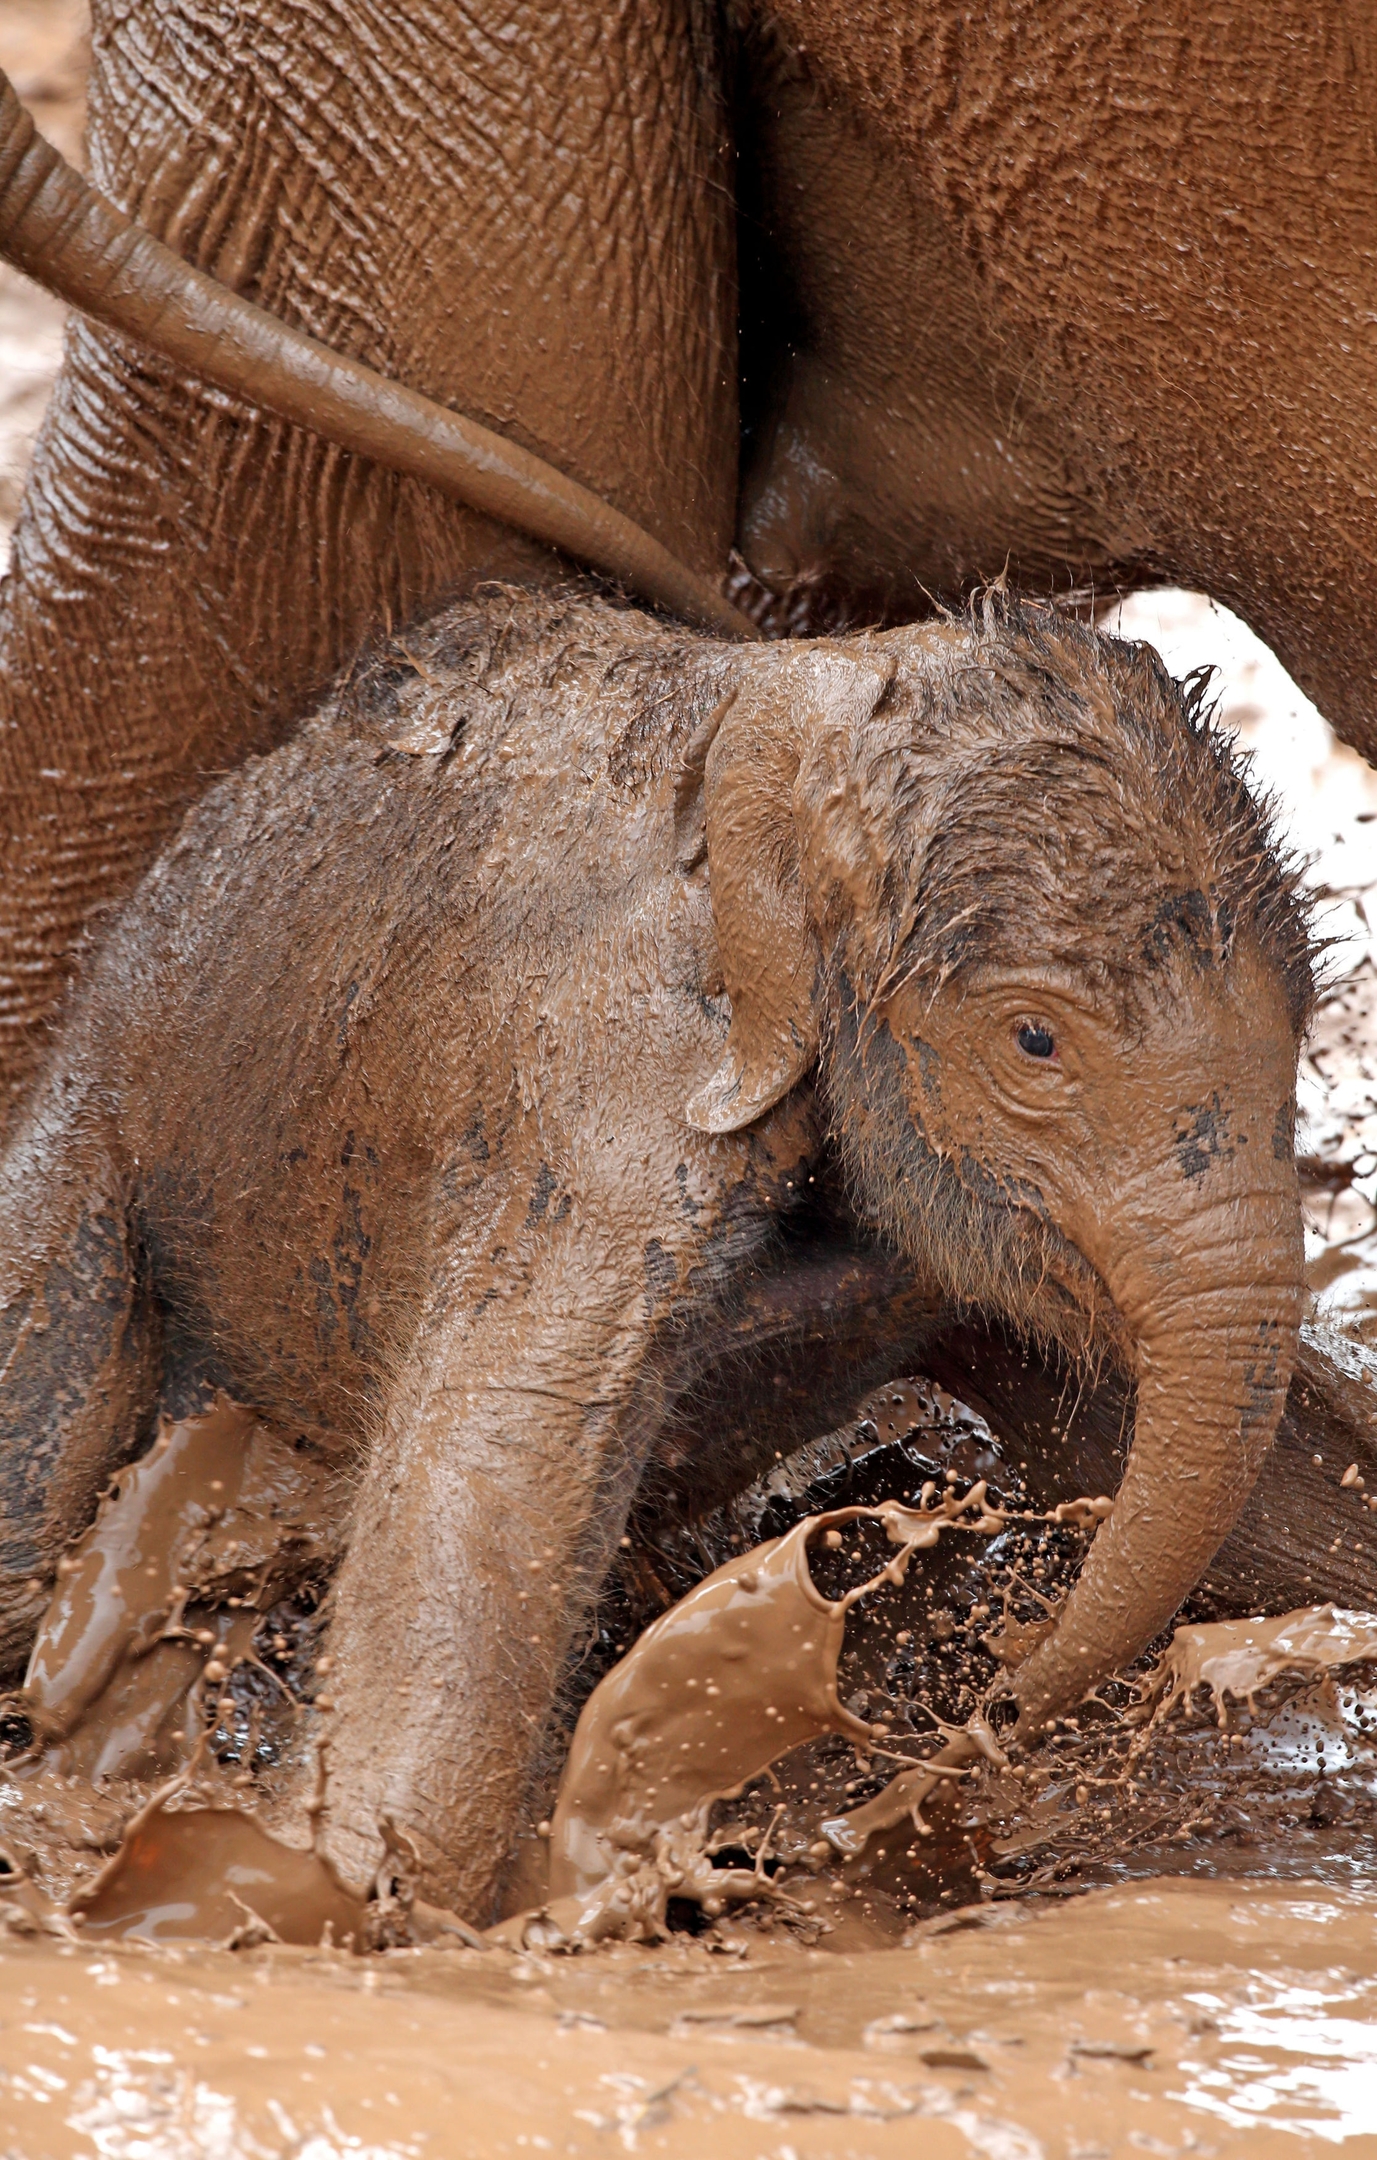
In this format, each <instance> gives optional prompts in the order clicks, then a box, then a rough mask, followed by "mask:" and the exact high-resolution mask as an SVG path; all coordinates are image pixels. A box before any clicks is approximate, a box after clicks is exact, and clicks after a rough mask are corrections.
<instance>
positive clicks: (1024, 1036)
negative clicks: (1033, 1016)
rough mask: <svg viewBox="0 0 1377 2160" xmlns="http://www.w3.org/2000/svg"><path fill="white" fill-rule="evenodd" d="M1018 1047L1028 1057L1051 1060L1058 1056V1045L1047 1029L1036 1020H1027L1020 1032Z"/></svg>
mask: <svg viewBox="0 0 1377 2160" xmlns="http://www.w3.org/2000/svg"><path fill="white" fill-rule="evenodd" d="M1018 1047H1019V1049H1020V1050H1022V1051H1023V1053H1024V1055H1025V1056H1027V1057H1035V1058H1049V1057H1053V1056H1055V1054H1056V1048H1057V1046H1056V1043H1055V1041H1054V1040H1053V1038H1052V1036H1051V1035H1050V1034H1049V1033H1048V1031H1047V1029H1046V1028H1045V1027H1039V1026H1038V1024H1037V1022H1036V1021H1035V1020H1025V1021H1024V1023H1023V1026H1022V1027H1021V1028H1020V1029H1019V1031H1018Z"/></svg>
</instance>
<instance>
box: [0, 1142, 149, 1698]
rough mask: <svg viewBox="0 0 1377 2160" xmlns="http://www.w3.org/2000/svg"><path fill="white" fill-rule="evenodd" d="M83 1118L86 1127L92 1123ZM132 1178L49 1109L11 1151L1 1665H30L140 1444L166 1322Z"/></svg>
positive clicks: (1, 1237) (2, 1223) (8, 1668)
mask: <svg viewBox="0 0 1377 2160" xmlns="http://www.w3.org/2000/svg"><path fill="white" fill-rule="evenodd" d="M83 1128H84V1129H83ZM141 1274H142V1270H141V1269H140V1267H139V1265H138V1261H137V1253H136V1242H135V1239H134V1236H133V1234H132V1231H131V1225H130V1219H129V1210H128V1205H127V1196H126V1192H125V1190H124V1180H123V1179H122V1178H121V1177H120V1176H119V1174H118V1172H117V1170H116V1167H115V1164H114V1161H113V1155H112V1152H111V1151H110V1150H108V1149H107V1148H106V1147H105V1145H104V1144H103V1142H102V1139H101V1138H100V1136H99V1135H98V1134H96V1133H94V1132H92V1130H91V1129H90V1126H89V1124H86V1122H85V1121H83V1120H80V1119H75V1120H73V1119H70V1118H60V1119H49V1118H45V1117H44V1116H43V1115H42V1113H41V1110H40V1111H38V1112H37V1113H36V1114H35V1116H34V1117H33V1118H32V1119H31V1120H30V1122H29V1123H28V1125H27V1127H26V1128H25V1129H24V1130H22V1131H21V1132H20V1133H19V1134H17V1135H16V1137H15V1140H14V1142H13V1144H12V1145H11V1147H10V1148H9V1149H8V1150H7V1151H6V1153H5V1155H4V1157H3V1160H0V1673H3V1674H5V1675H10V1674H13V1673H14V1672H15V1671H16V1670H17V1668H18V1667H19V1666H20V1665H21V1664H22V1662H23V1659H24V1656H25V1654H26V1653H27V1650H28V1646H29V1643H30V1642H31V1640H32V1638H33V1634H34V1631H35V1628H36V1626H37V1624H38V1621H39V1619H40V1617H41V1615H42V1613H43V1610H44V1608H45V1606H46V1605H47V1602H48V1599H49V1596H50V1594H51V1588H52V1582H53V1578H54V1576H55V1573H56V1569H57V1562H58V1559H59V1556H60V1554H61V1552H62V1548H63V1547H64V1545H65V1544H66V1543H67V1542H68V1541H69V1539H71V1538H72V1537H74V1536H76V1535H78V1534H79V1533H80V1532H81V1531H82V1530H84V1529H85V1528H86V1526H87V1524H88V1523H89V1522H90V1520H91V1518H92V1516H93V1514H94V1512H95V1508H96V1503H97V1499H98V1497H99V1494H100V1491H101V1489H102V1487H103V1485H104V1484H105V1483H106V1481H107V1479H108V1478H109V1476H110V1473H111V1472H112V1470H114V1469H116V1468H117V1467H118V1466H119V1465H120V1464H121V1463H122V1462H124V1461H126V1460H127V1459H128V1458H129V1456H130V1455H131V1454H132V1453H133V1452H134V1450H135V1448H136V1447H137V1444H138V1441H139V1439H140V1438H141V1436H142V1433H143V1430H144V1428H145V1427H146V1425H147V1423H148V1420H149V1418H150V1416H151V1412H152V1408H153V1402H154V1397H155V1393H156V1387H157V1364H156V1353H157V1339H156V1338H157V1330H156V1326H155V1323H154V1319H153V1311H152V1302H151V1299H150V1297H149V1295H148V1292H147V1287H146V1285H145V1284H144V1283H143V1281H142V1280H141Z"/></svg>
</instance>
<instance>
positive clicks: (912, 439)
mask: <svg viewBox="0 0 1377 2160" xmlns="http://www.w3.org/2000/svg"><path fill="white" fill-rule="evenodd" d="M742 12H743V14H744V15H745V17H746V20H747V23H748V34H747V50H748V56H749V57H748V60H747V63H746V66H745V69H744V85H745V88H744V104H745V108H746V109H745V113H744V116H743V119H742V122H741V145H742V156H743V162H744V164H745V166H746V167H747V169H748V175H749V177H748V179H747V181H746V183H745V191H746V195H747V199H748V201H749V203H750V206H751V210H752V218H751V220H750V223H749V225H748V226H747V227H746V228H745V235H744V236H743V250H744V248H746V247H749V248H750V249H751V251H752V253H751V255H750V256H748V255H747V254H746V253H745V252H744V251H743V260H742V293H743V329H744V331H745V334H746V339H747V343H746V348H745V368H744V376H743V381H744V395H745V405H746V409H747V412H748V414H750V415H751V416H752V418H753V421H754V425H753V427H752V433H751V440H750V444H749V449H748V456H747V461H746V468H745V476H744V490H743V500H742V511H741V532H740V545H741V546H742V549H743V552H744V554H745V556H746V559H747V561H748V562H749V563H750V564H751V565H752V567H753V568H754V569H755V570H756V571H757V573H759V574H762V575H765V576H766V577H767V578H768V579H769V580H770V582H772V583H774V584H775V585H777V586H778V587H780V588H782V589H785V590H787V589H788V587H789V585H790V584H791V582H792V581H793V580H795V579H797V580H800V581H801V582H802V584H803V587H804V595H803V597H804V600H805V609H804V612H805V617H806V593H807V588H808V587H809V586H810V585H814V584H816V585H820V586H821V587H822V588H823V591H824V593H825V594H827V595H829V596H830V597H831V598H832V599H833V600H837V599H839V600H840V601H841V603H842V604H843V605H844V606H847V607H850V608H852V609H853V610H854V609H856V608H857V607H858V606H865V607H868V608H869V609H870V610H873V609H875V608H876V607H877V606H880V607H885V608H889V609H898V610H902V611H903V612H904V613H906V614H907V613H913V612H916V611H917V608H918V606H919V604H920V603H919V591H918V589H919V587H921V586H926V587H927V588H928V589H930V590H933V591H938V592H941V591H949V590H950V588H951V586H952V584H953V582H954V581H958V580H962V579H966V578H969V577H971V576H972V575H973V574H975V575H978V574H982V573H983V574H984V575H986V576H990V575H994V574H995V573H997V571H998V570H999V568H1000V566H1001V565H1002V564H1003V562H1004V561H1005V558H1006V556H1008V555H1010V554H1011V555H1012V557H1013V569H1014V574H1015V575H1016V576H1018V577H1019V578H1020V579H1021V580H1022V581H1024V582H1026V583H1028V584H1030V585H1033V586H1042V585H1043V582H1044V580H1046V581H1051V582H1056V583H1064V582H1065V581H1066V580H1068V579H1069V580H1075V581H1085V580H1087V579H1093V581H1094V582H1095V584H1096V586H1097V587H1098V589H1099V590H1101V591H1103V590H1104V589H1105V587H1106V585H1107V584H1109V583H1112V582H1113V581H1114V579H1115V578H1116V577H1118V578H1122V579H1124V580H1125V581H1127V582H1128V583H1130V584H1144V583H1156V582H1163V583H1174V584H1180V585H1185V586H1188V587H1191V588H1194V589H1196V590H1202V591H1205V592H1208V593H1211V594H1213V595H1214V596H1215V597H1217V598H1218V599H1221V600H1224V601H1226V602H1227V603H1228V605H1229V606H1230V607H1232V608H1234V609H1236V610H1237V612H1238V613H1239V614H1241V615H1242V616H1243V617H1244V618H1245V619H1246V620H1247V622H1248V623H1249V624H1250V626H1251V627H1252V628H1253V629H1254V630H1256V631H1257V632H1258V633H1259V635H1260V636H1262V637H1263V638H1264V639H1265V640H1266V641H1267V643H1268V644H1269V645H1271V646H1272V647H1273V649H1274V650H1275V651H1276V652H1277V653H1278V655H1279V656H1280V658H1281V659H1282V661H1283V663H1284V665H1285V666H1286V667H1287V668H1288V669H1289V670H1290V671H1291V673H1292V674H1293V675H1294V676H1295V677H1296V679H1297V681H1298V682H1300V683H1301V685H1302V686H1303V687H1304V689H1305V690H1306V691H1307V693H1308V694H1309V695H1310V696H1311V697H1312V698H1313V699H1314V700H1315V702H1316V704H1317V705H1318V706H1319V707H1320V710H1321V711H1322V712H1323V713H1324V715H1325V717H1326V718H1327V719H1328V720H1330V721H1331V722H1332V724H1333V725H1334V726H1335V727H1336V728H1337V729H1338V731H1339V733H1340V734H1341V735H1342V736H1343V737H1344V739H1345V740H1346V741H1349V742H1351V743H1352V744H1353V745H1354V747H1355V748H1357V749H1359V750H1361V751H1362V752H1363V753H1364V754H1365V755H1367V756H1369V757H1370V756H1372V755H1373V754H1374V749H1377V738H1375V737H1374V734H1373V727H1372V695H1371V693H1372V684H1373V679H1374V674H1375V673H1377V657H1374V650H1373V643H1372V638H1371V634H1370V632H1369V630H1368V629H1367V627H1366V622H1365V619H1364V618H1365V611H1364V610H1363V608H1362V607H1361V606H1359V607H1356V608H1355V607H1354V606H1353V604H1352V596H1353V594H1354V593H1355V591H1361V590H1362V589H1363V586H1364V583H1365V580H1366V578H1367V576H1368V574H1369V572H1368V565H1370V564H1371V563H1372V561H1373V560H1374V556H1377V515H1375V514H1374V513H1375V511H1377V462H1375V461H1374V451H1373V441H1374V436H1373V430H1372V428H1371V426H1370V425H1369V424H1368V419H1367V416H1368V415H1369V414H1370V411H1371V341H1372V334H1373V333H1372V312H1373V309H1374V306H1377V270H1374V263H1373V257H1372V251H1371V246H1370V231H1369V221H1368V213H1367V205H1368V204H1369V203H1370V202H1371V200H1372V194H1373V189H1374V185H1377V154H1375V151H1374V140H1373V135H1372V128H1371V114H1372V108H1373V100H1374V94H1375V90H1377V38H1374V33H1373V28H1372V22H1371V18H1370V16H1369V15H1368V13H1367V11H1366V10H1364V9H1362V8H1358V7H1350V6H1346V7H1339V8H1336V9H1333V10H1331V11H1330V12H1328V13H1327V14H1325V15H1322V16H1320V15H1316V14H1315V12H1314V11H1313V10H1312V9H1309V8H1307V7H1305V6H1304V5H1302V4H1301V0H1281V4H1280V5H1278V6H1275V7H1269V8H1267V9H1266V10H1265V11H1263V12H1261V13H1260V12H1259V11H1258V10H1256V9H1254V8H1249V7H1247V6H1246V5H1242V4H1240V0H1225V4H1223V5H1221V6H1217V7H1213V8H1210V9H1208V10H1202V9H1199V8H1194V7H1191V6H1189V5H1187V4H1184V0H1169V4H1167V5H1166V6H1158V7H1154V8H1143V7H1131V8H1120V9H1114V10H1110V11H1109V12H1107V13H1104V14H1100V13H1097V12H1095V11H1088V10H1087V9H1086V8H1085V6H1084V5H1083V4H1082V0H1036V4H1033V0H993V4H991V5H990V6H988V7H985V8H983V9H982V10H981V11H980V13H979V15H978V17H975V16H972V15H971V14H970V12H969V11H968V10H966V9H964V8H961V7H957V6H949V5H945V4H943V0H936V4H927V5H920V4H918V0H860V4H859V5H853V4H852V0H846V4H844V5H843V4H841V0H768V5H765V6H761V7H758V8H757V7H756V6H754V5H749V4H747V5H745V6H744V7H743V9H742ZM1221 115H1227V119H1225V120H1223V121H1222V122H1221ZM853 619H855V617H854V615H853Z"/></svg>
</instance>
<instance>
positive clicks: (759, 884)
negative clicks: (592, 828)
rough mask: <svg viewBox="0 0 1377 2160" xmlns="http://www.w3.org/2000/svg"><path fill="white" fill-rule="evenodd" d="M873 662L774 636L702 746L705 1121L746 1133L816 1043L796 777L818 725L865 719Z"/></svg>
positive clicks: (701, 1120) (814, 963)
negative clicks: (715, 1047)
mask: <svg viewBox="0 0 1377 2160" xmlns="http://www.w3.org/2000/svg"><path fill="white" fill-rule="evenodd" d="M882 689H883V678H882V677H881V676H880V675H879V674H877V673H876V671H875V670H874V669H873V668H871V667H868V666H866V665H865V664H864V662H861V661H857V660H854V659H852V658H850V657H849V656H848V655H847V654H845V653H843V652H840V651H838V650H837V649H836V648H835V647H831V648H828V647H825V646H822V645H814V646H805V647H798V648H795V649H793V650H790V649H789V648H788V647H783V648H781V647H776V648H775V649H774V651H773V652H771V653H770V655H769V656H768V659H764V660H762V661H761V662H760V663H758V664H757V665H756V666H755V667H754V668H753V669H752V673H751V678H750V679H748V681H747V683H746V684H745V685H743V686H742V688H740V689H739V690H738V692H737V694H736V697H735V698H734V700H733V702H732V704H731V706H730V708H729V709H728V710H727V711H726V713H725V715H724V717H723V718H722V721H721V724H720V725H719V726H718V728H717V731H716V734H715V736H714V739H713V741H712V745H711V748H710V749H709V751H708V753H707V759H706V765H705V771H704V788H703V794H704V803H705V808H706V824H707V852H708V879H709V885H710V889H711V893H712V912H713V920H714V922H715V924H716V927H717V945H718V955H719V958H720V961H721V966H722V979H723V981H724V983H725V984H726V989H727V995H728V997H729V998H730V999H731V1008H732V1020H731V1029H730V1032H729V1034H728V1036H727V1054H726V1056H725V1058H724V1059H723V1061H722V1063H721V1065H719V1067H718V1069H717V1071H716V1072H715V1073H714V1074H713V1076H712V1078H711V1079H710V1080H709V1081H708V1082H707V1083H706V1085H705V1086H703V1087H701V1088H700V1089H699V1090H698V1093H697V1094H696V1095H694V1096H692V1097H691V1098H690V1101H689V1103H688V1105H687V1110H686V1115H687V1117H688V1121H689V1123H690V1125H694V1126H696V1127H697V1128H698V1130H699V1131H700V1132H710V1133H728V1132H739V1131H740V1130H741V1128H742V1127H743V1126H746V1125H750V1124H752V1123H753V1122H754V1120H755V1119H756V1118H758V1117H763V1116H764V1114H765V1112H766V1111H767V1110H769V1109H771V1108H772V1107H773V1106H774V1104H775V1103H777V1102H779V1101H780V1100H781V1099H782V1098H783V1097H784V1096H785V1095H787V1094H788V1093H789V1090H790V1089H791V1088H793V1087H796V1086H797V1084H798V1082H799V1081H800V1080H801V1079H802V1078H803V1076H804V1075H805V1073H806V1072H807V1071H808V1069H809V1067H810V1066H811V1065H812V1064H813V1063H814V1062H815V1060H816V1058H817V1054H818V1016H817V1010H816V1004H815V996H814V991H815V982H816V976H817V969H818V961H819V958H820V953H819V948H818V942H817V936H816V932H815V930H814V927H813V923H812V919H811V915H810V911H809V906H808V896H807V892H806V890H805V879H804V876H803V870H802V864H801V858H800V845H799V833H798V829H797V826H796V822H795V815H794V794H795V781H796V779H797V777H798V771H799V765H800V762H801V760H802V758H803V756H804V755H805V752H806V748H807V745H808V742H809V740H810V738H811V737H813V736H814V735H816V734H817V733H818V732H819V730H824V729H826V730H831V729H835V728H836V727H837V726H838V725H839V724H840V725H842V726H843V727H844V728H845V727H846V726H847V724H848V723H850V724H851V725H854V724H856V723H857V722H859V721H861V720H864V719H865V718H868V716H869V714H870V713H871V712H873V711H874V708H875V705H876V702H877V700H878V698H879V697H880V695H881V692H882Z"/></svg>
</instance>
